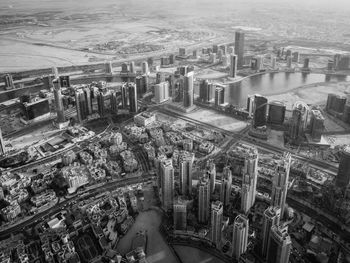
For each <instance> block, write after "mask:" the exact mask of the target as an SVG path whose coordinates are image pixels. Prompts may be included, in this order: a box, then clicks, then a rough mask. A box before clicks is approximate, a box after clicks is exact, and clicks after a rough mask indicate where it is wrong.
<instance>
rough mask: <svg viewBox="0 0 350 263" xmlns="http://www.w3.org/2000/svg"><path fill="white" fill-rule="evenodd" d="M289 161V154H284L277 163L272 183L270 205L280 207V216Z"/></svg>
mask: <svg viewBox="0 0 350 263" xmlns="http://www.w3.org/2000/svg"><path fill="white" fill-rule="evenodd" d="M291 160H292V155H291V153H289V152H285V153H284V154H283V157H282V159H281V160H279V161H278V163H277V166H276V170H275V173H274V177H273V181H272V192H271V205H272V206H278V207H280V209H281V213H282V215H283V212H284V209H285V204H286V198H287V191H288V181H289V171H290V163H291Z"/></svg>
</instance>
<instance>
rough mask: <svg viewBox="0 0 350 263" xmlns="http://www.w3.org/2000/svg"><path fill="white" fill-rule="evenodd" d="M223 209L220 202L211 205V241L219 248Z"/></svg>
mask: <svg viewBox="0 0 350 263" xmlns="http://www.w3.org/2000/svg"><path fill="white" fill-rule="evenodd" d="M223 212H224V207H223V205H222V203H221V202H220V201H216V202H212V203H211V231H210V232H211V241H212V242H213V243H214V244H215V246H216V247H217V248H219V247H220V243H221V233H222V219H223Z"/></svg>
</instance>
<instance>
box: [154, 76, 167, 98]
mask: <svg viewBox="0 0 350 263" xmlns="http://www.w3.org/2000/svg"><path fill="white" fill-rule="evenodd" d="M154 99H155V102H156V103H161V102H164V101H167V100H169V82H168V81H164V82H160V83H159V84H156V85H154Z"/></svg>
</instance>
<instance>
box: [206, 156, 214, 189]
mask: <svg viewBox="0 0 350 263" xmlns="http://www.w3.org/2000/svg"><path fill="white" fill-rule="evenodd" d="M206 170H207V175H208V176H209V180H210V194H212V193H214V191H215V181H216V166H215V163H214V160H213V159H209V160H208V161H207V167H206Z"/></svg>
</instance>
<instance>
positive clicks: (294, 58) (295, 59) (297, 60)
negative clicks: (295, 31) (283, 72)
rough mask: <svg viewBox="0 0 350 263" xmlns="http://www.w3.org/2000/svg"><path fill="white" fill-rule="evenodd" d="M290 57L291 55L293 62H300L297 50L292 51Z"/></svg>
mask: <svg viewBox="0 0 350 263" xmlns="http://www.w3.org/2000/svg"><path fill="white" fill-rule="evenodd" d="M292 57H293V62H296V63H299V62H300V53H299V52H297V51H296V52H293V53H292Z"/></svg>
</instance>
